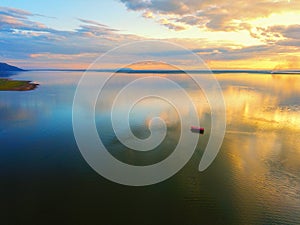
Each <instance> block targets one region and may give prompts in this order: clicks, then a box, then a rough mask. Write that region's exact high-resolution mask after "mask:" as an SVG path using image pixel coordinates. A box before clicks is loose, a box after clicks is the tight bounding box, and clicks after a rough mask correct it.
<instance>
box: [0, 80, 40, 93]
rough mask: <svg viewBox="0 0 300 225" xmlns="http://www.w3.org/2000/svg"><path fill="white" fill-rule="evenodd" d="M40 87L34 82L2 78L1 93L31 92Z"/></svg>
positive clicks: (0, 81)
mask: <svg viewBox="0 0 300 225" xmlns="http://www.w3.org/2000/svg"><path fill="white" fill-rule="evenodd" d="M38 85H39V84H35V83H32V81H26V80H11V79H7V78H0V91H31V90H34V89H36V88H37V86H38Z"/></svg>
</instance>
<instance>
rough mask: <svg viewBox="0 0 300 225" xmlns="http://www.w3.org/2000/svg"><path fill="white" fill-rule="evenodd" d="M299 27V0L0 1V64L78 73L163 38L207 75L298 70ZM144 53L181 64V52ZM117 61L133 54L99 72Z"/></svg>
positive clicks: (299, 62)
mask: <svg viewBox="0 0 300 225" xmlns="http://www.w3.org/2000/svg"><path fill="white" fill-rule="evenodd" d="M299 21H300V1H299V0H252V1H247V0H235V1H232V0H230V1H226V0H101V1H100V0H64V1H58V0H52V1H38V0H26V1H22V0H15V1H11V0H1V2H0V62H7V63H10V64H13V65H16V66H20V67H22V68H25V69H33V68H64V69H66V68H70V69H79V68H82V69H84V68H87V67H88V66H89V65H90V64H91V63H92V62H93V61H94V60H95V59H97V58H98V57H99V56H101V55H102V54H105V53H106V52H107V51H109V50H111V49H113V48H116V47H118V46H121V45H124V44H127V43H132V42H135V41H143V40H162V41H168V42H171V43H175V44H177V45H180V46H183V47H184V48H187V49H189V50H190V51H191V52H193V53H195V54H197V55H198V56H199V57H201V59H202V60H203V61H204V62H205V63H206V64H207V66H208V67H209V68H211V69H269V70H280V69H300V22H299ZM141 51H142V50H140V51H139V52H140V54H141V55H143V53H142V52H141ZM145 51H146V49H145ZM147 51H149V49H147ZM151 51H153V52H154V53H155V54H156V55H163V56H164V57H173V58H176V57H177V61H176V62H177V63H179V64H180V61H181V63H182V64H184V63H185V64H187V62H186V61H184V60H182V59H184V55H180V52H177V53H176V54H174V52H172V51H170V49H168V48H164V47H157V48H156V47H153V49H152V50H151ZM134 54H136V52H135V53H134ZM122 57H123V58H124V57H129V58H130V57H132V55H131V54H130V53H128V52H127V53H126V54H125V53H124V54H120V55H119V59H117V60H116V59H115V60H114V62H107V64H106V65H104V66H105V67H107V68H114V67H118V62H117V61H119V60H120V61H122Z"/></svg>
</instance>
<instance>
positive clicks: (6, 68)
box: [0, 62, 25, 77]
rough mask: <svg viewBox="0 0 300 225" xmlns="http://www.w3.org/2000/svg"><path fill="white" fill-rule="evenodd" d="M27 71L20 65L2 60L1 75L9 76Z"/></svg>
mask: <svg viewBox="0 0 300 225" xmlns="http://www.w3.org/2000/svg"><path fill="white" fill-rule="evenodd" d="M21 71H25V70H23V69H21V68H19V67H16V66H12V65H9V64H7V63H2V62H0V77H9V76H11V75H13V74H15V73H16V72H21Z"/></svg>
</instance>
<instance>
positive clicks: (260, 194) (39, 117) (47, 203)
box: [0, 72, 300, 225]
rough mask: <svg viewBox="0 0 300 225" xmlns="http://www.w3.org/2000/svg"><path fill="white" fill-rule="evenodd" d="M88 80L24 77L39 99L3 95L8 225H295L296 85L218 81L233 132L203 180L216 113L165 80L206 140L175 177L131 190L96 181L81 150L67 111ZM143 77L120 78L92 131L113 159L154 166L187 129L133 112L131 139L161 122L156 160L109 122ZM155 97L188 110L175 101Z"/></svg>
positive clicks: (2, 184)
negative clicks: (124, 93)
mask: <svg viewBox="0 0 300 225" xmlns="http://www.w3.org/2000/svg"><path fill="white" fill-rule="evenodd" d="M81 75H82V73H80V72H24V73H20V74H18V75H16V76H14V77H12V78H15V79H25V80H27V79H29V80H33V81H36V82H38V83H40V84H41V85H40V86H39V87H38V89H36V90H34V91H29V92H0V143H1V145H0V146H1V150H0V177H1V180H0V199H1V206H0V207H1V211H0V215H1V217H0V220H1V222H0V223H1V224H92V223H93V224H149V225H150V224H186V225H188V224H191V225H196V224H300V138H299V137H300V126H299V125H300V76H297V75H262V74H224V75H217V79H218V80H219V82H220V84H221V87H222V89H223V92H224V98H225V101H226V106H227V131H226V135H225V139H224V142H223V145H222V148H221V150H220V153H219V155H218V156H217V158H216V160H215V161H214V162H213V164H212V165H211V166H210V167H209V168H208V169H207V170H206V171H204V172H201V173H200V172H198V170H197V168H198V164H199V162H200V159H201V156H202V154H203V150H204V148H205V146H206V143H207V140H208V137H209V130H210V129H209V128H210V111H209V107H208V105H207V102H206V100H205V98H204V96H203V93H202V92H201V91H199V90H198V89H196V88H195V87H194V85H193V83H191V82H190V81H188V80H186V79H184V77H182V75H165V76H169V77H170V76H172V77H171V78H172V79H173V80H175V81H176V82H178V83H179V84H180V85H181V86H182V87H184V88H186V90H187V91H188V93H189V94H190V96H191V98H192V99H193V100H194V101H195V104H196V106H197V109H198V114H199V118H200V121H201V126H204V127H206V130H207V132H206V133H205V135H204V136H201V137H200V140H199V144H198V146H197V149H196V151H195V154H194V156H193V158H192V159H191V160H190V161H189V163H188V164H187V165H186V166H185V167H184V168H183V169H182V170H181V171H180V172H179V173H177V174H176V175H175V176H173V177H172V178H170V179H168V180H166V181H164V182H162V183H159V184H156V185H152V186H146V187H129V186H122V185H119V184H116V183H113V182H110V181H108V180H106V179H104V178H102V177H101V176H99V175H98V174H97V173H96V172H94V171H93V170H92V169H91V168H90V167H89V166H88V164H87V163H86V162H85V161H84V159H83V158H82V156H81V154H80V152H79V150H78V148H77V145H76V142H75V139H74V136H73V132H72V102H73V97H74V92H75V88H76V85H77V82H78V80H79V79H80V77H81ZM100 75H101V73H98V74H93V73H91V74H90V76H95V77H96V76H100ZM137 76H139V75H132V74H130V75H126V74H120V75H118V76H117V77H116V78H115V80H113V81H111V82H110V83H108V86H107V88H106V89H105V90H106V91H104V93H103V95H102V96H100V97H101V98H100V100H99V102H98V103H97V106H96V121H97V128H98V133H99V135H100V137H101V139H102V141H103V142H104V144H105V145H106V146H107V148H108V149H109V151H110V153H111V154H112V155H114V156H115V157H116V158H118V159H119V160H121V161H124V162H127V163H130V164H135V165H147V164H152V163H155V162H158V161H160V160H163V159H164V158H166V157H168V155H169V154H170V153H171V152H172V150H173V149H174V147H175V146H176V143H177V142H178V138H179V132H180V123H179V116H178V115H177V114H176V111H175V110H174V109H173V108H172V107H170V105H168V104H166V102H163V101H160V100H158V99H151V98H150V99H147V100H145V101H143V102H141V103H140V104H138V105H137V106H136V107H135V108H134V109H133V110H132V112H131V118H130V125H131V128H132V131H133V133H134V134H135V135H136V136H137V137H140V138H145V137H147V136H148V135H149V130H148V129H147V126H148V122H149V118H151V117H152V116H154V115H159V116H160V117H161V118H162V119H164V120H165V121H166V124H167V127H168V133H167V136H166V138H165V140H164V141H163V142H162V144H161V146H159V147H158V148H157V149H156V150H155V151H151V152H149V153H136V152H133V151H132V150H130V149H126V148H124V147H123V146H122V145H121V144H120V142H119V141H118V139H117V138H116V137H115V135H114V133H113V131H112V128H111V125H110V122H109V115H110V113H109V106H111V104H112V100H113V98H114V95H115V94H116V93H117V92H118V91H119V90H120V88H121V87H123V86H124V85H125V84H126V83H128V81H130V80H133V79H135V78H136V77H137ZM199 76H201V75H199ZM91 86H92V84H91ZM152 86H155V84H152ZM155 88H156V89H157V90H163V91H166V92H168V93H173V94H172V95H173V96H174V98H176V100H178V101H181V98H180V96H176V90H173V89H172V88H166V87H161V86H159V85H158V86H157V85H156V86H155ZM124 104H125V103H124ZM119 107H120V117H122V115H123V114H122V105H121V106H119ZM83 120H84V118H83ZM143 154H146V155H143Z"/></svg>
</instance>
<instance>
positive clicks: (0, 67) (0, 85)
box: [0, 62, 38, 91]
mask: <svg viewBox="0 0 300 225" xmlns="http://www.w3.org/2000/svg"><path fill="white" fill-rule="evenodd" d="M21 71H25V70H23V69H21V68H18V67H16V66H11V65H9V64H7V63H1V62H0V91H29V90H33V89H35V88H36V87H37V86H38V84H35V83H31V81H25V80H11V79H8V78H7V77H9V76H11V75H14V74H15V72H21Z"/></svg>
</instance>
